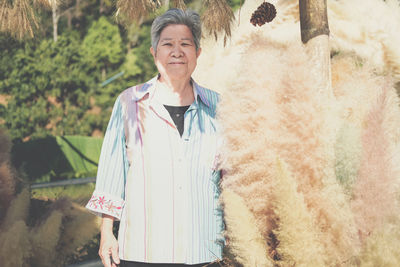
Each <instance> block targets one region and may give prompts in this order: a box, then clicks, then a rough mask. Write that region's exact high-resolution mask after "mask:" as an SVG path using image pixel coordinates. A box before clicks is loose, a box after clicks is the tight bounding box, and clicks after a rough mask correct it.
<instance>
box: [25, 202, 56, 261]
mask: <svg viewBox="0 0 400 267" xmlns="http://www.w3.org/2000/svg"><path fill="white" fill-rule="evenodd" d="M62 218H63V214H62V213H61V212H60V211H57V210H56V211H53V212H52V213H51V214H50V216H49V217H48V218H47V219H46V221H45V222H44V223H42V224H41V225H39V226H38V227H35V228H33V229H32V230H31V242H32V252H33V257H32V263H33V264H34V265H35V266H43V267H51V266H61V262H60V258H58V256H59V255H57V253H54V252H55V251H54V249H55V248H56V247H57V244H58V241H59V238H60V234H61V230H62V229H61V227H62Z"/></svg>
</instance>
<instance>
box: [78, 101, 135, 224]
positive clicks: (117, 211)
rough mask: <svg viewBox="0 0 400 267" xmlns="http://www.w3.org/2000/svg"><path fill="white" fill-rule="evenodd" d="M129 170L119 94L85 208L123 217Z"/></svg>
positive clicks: (118, 218) (98, 212)
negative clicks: (94, 183)
mask: <svg viewBox="0 0 400 267" xmlns="http://www.w3.org/2000/svg"><path fill="white" fill-rule="evenodd" d="M127 169H128V163H127V158H126V146H125V131H124V118H123V111H122V106H121V102H120V97H118V98H117V100H116V101H115V104H114V108H113V111H112V114H111V118H110V121H109V123H108V126H107V130H106V134H105V136H104V140H103V145H102V147H101V153H100V159H99V165H98V170H97V177H96V187H95V190H94V192H93V194H92V197H91V198H90V200H89V202H88V204H87V205H86V208H87V209H89V210H90V211H91V212H92V213H94V214H96V215H98V216H102V214H107V215H110V216H113V217H115V218H116V219H117V220H120V219H121V213H122V209H123V206H124V202H125V201H124V198H125V181H126V173H127Z"/></svg>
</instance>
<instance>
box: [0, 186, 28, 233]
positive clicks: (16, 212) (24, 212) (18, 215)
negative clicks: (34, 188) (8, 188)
mask: <svg viewBox="0 0 400 267" xmlns="http://www.w3.org/2000/svg"><path fill="white" fill-rule="evenodd" d="M30 197H31V196H30V192H29V190H28V189H27V188H24V189H23V190H22V191H21V193H19V194H18V195H17V196H16V197H15V198H14V199H13V200H12V201H11V204H10V207H9V208H8V210H7V213H6V216H5V218H4V221H3V223H2V225H1V226H2V228H3V229H8V228H10V227H11V226H12V225H13V224H14V223H15V222H17V221H24V222H25V221H26V219H27V217H28V214H29V206H30Z"/></svg>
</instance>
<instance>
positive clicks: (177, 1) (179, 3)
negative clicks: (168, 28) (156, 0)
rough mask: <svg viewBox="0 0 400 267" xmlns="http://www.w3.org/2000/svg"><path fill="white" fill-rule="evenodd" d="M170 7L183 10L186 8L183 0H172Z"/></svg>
mask: <svg viewBox="0 0 400 267" xmlns="http://www.w3.org/2000/svg"><path fill="white" fill-rule="evenodd" d="M172 7H174V8H179V9H182V10H185V9H186V5H185V1H184V0H173V1H172Z"/></svg>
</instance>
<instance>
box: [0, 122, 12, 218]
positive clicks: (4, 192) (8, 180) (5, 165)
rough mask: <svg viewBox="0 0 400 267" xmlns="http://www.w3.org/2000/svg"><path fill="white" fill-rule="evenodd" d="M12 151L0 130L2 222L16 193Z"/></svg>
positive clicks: (0, 202)
mask: <svg viewBox="0 0 400 267" xmlns="http://www.w3.org/2000/svg"><path fill="white" fill-rule="evenodd" d="M10 149H11V141H10V139H9V138H8V136H7V135H6V134H5V133H4V131H3V130H1V129H0V222H1V221H2V219H3V217H4V216H5V213H6V211H7V209H8V207H9V205H10V202H11V199H12V198H13V196H14V193H15V192H14V191H15V176H14V173H13V170H12V168H11V165H10Z"/></svg>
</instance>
